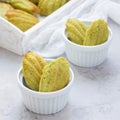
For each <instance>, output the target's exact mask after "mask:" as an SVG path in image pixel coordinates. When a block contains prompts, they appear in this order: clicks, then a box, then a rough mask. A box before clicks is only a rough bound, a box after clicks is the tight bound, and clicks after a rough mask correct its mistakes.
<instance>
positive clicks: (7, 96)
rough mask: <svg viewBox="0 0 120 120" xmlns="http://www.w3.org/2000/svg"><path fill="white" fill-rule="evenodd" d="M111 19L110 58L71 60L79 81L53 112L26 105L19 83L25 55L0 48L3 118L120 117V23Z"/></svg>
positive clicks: (68, 119)
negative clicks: (88, 62) (81, 63)
mask: <svg viewBox="0 0 120 120" xmlns="http://www.w3.org/2000/svg"><path fill="white" fill-rule="evenodd" d="M108 22H109V24H110V27H111V29H112V31H113V41H112V43H111V46H110V49H109V53H108V57H107V59H106V60H105V61H104V63H102V64H101V65H99V66H96V67H93V68H81V67H77V66H75V65H73V64H71V67H72V69H73V71H74V74H75V81H74V85H73V88H72V90H71V92H70V96H69V101H68V104H67V106H66V107H65V108H64V109H63V110H62V111H60V112H58V113H56V114H53V115H39V114H35V113H32V112H30V111H29V110H27V109H26V108H25V107H24V105H23V100H22V96H21V93H20V90H19V87H18V84H17V71H18V69H19V68H20V66H21V60H22V56H18V55H16V54H14V53H12V52H9V51H7V50H5V49H2V48H0V85H1V87H0V120H120V34H119V31H120V27H119V26H118V25H117V24H115V23H114V22H113V21H111V20H109V21H108Z"/></svg>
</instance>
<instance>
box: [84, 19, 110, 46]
mask: <svg viewBox="0 0 120 120" xmlns="http://www.w3.org/2000/svg"><path fill="white" fill-rule="evenodd" d="M108 36H109V29H108V24H107V22H106V21H104V20H102V19H99V20H96V21H94V22H92V24H91V25H90V27H89V28H88V29H87V31H86V36H85V40H84V43H83V45H87V46H94V45H98V44H101V43H104V42H105V41H107V39H108Z"/></svg>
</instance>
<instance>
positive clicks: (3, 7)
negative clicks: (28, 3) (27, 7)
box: [0, 3, 13, 18]
mask: <svg viewBox="0 0 120 120" xmlns="http://www.w3.org/2000/svg"><path fill="white" fill-rule="evenodd" d="M11 9H13V7H12V6H11V5H10V4H6V3H0V16H1V17H3V18H6V16H5V14H6V13H7V11H9V10H11Z"/></svg>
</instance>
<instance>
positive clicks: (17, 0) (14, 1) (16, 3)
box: [2, 0, 40, 14]
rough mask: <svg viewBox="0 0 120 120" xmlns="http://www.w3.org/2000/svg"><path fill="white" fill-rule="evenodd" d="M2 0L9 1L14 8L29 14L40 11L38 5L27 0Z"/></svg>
mask: <svg viewBox="0 0 120 120" xmlns="http://www.w3.org/2000/svg"><path fill="white" fill-rule="evenodd" d="M2 1H3V2H7V3H10V4H11V5H12V6H13V7H14V8H16V9H20V10H23V11H26V12H28V13H31V14H36V13H37V14H39V13H40V10H39V8H38V6H37V5H35V4H34V3H32V2H31V1H29V0H2Z"/></svg>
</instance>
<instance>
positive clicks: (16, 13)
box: [6, 9, 39, 32]
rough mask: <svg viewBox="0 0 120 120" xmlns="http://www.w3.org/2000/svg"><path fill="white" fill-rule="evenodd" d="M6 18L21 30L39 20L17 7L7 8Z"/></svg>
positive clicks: (26, 28)
mask: <svg viewBox="0 0 120 120" xmlns="http://www.w3.org/2000/svg"><path fill="white" fill-rule="evenodd" d="M6 18H7V20H8V21H9V22H11V23H12V24H14V25H15V26H17V27H18V28H19V29H21V30H22V31H23V32H24V31H26V30H28V29H29V28H31V27H32V26H33V25H35V24H37V23H38V22H39V19H38V18H37V17H35V16H34V15H31V14H29V13H27V12H25V11H22V10H17V9H13V10H9V11H8V12H7V13H6Z"/></svg>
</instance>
